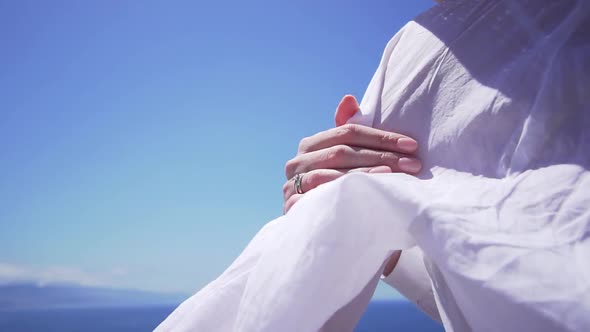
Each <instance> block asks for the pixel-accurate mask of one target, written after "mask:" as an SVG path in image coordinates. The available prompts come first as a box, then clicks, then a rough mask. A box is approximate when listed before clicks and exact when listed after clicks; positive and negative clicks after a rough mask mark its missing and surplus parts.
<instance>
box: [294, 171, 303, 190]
mask: <svg viewBox="0 0 590 332" xmlns="http://www.w3.org/2000/svg"><path fill="white" fill-rule="evenodd" d="M303 174H304V173H298V174H295V177H294V178H293V180H294V181H293V187H294V188H295V192H296V193H298V194H303V188H301V180H303Z"/></svg>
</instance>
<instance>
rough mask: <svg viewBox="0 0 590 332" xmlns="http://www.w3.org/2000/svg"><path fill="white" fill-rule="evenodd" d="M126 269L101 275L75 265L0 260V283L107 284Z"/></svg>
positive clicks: (124, 273)
mask: <svg viewBox="0 0 590 332" xmlns="http://www.w3.org/2000/svg"><path fill="white" fill-rule="evenodd" d="M126 274H127V271H126V270H124V269H121V268H117V269H113V270H112V271H109V272H107V273H104V274H102V275H97V274H93V273H88V272H86V271H84V270H82V269H80V268H77V267H69V266H49V267H43V268H39V267H31V266H24V265H16V264H9V263H3V262H0V283H4V284H6V283H15V282H30V283H35V284H37V285H39V286H44V285H48V284H57V283H67V284H76V285H81V286H109V285H112V282H113V278H116V277H122V276H125V275H126Z"/></svg>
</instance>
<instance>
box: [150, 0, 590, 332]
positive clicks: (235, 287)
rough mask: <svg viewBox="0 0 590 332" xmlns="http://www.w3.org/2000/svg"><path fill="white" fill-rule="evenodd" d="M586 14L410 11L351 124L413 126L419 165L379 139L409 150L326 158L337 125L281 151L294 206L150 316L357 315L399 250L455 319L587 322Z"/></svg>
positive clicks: (277, 327) (498, 7) (242, 327)
mask: <svg viewBox="0 0 590 332" xmlns="http://www.w3.org/2000/svg"><path fill="white" fill-rule="evenodd" d="M589 13H590V3H588V2H587V1H574V0H572V1H525V0H517V1H514V0H512V1H492V0H483V1H466V0H465V1H463V0H457V1H450V0H449V1H444V2H443V3H442V4H441V5H439V6H436V7H434V8H433V9H431V10H429V11H427V12H426V13H424V14H422V15H420V16H418V17H417V18H416V19H415V20H414V21H412V22H410V23H408V24H407V25H406V26H405V27H404V28H403V29H402V30H401V31H400V32H398V33H397V34H396V35H395V36H394V37H393V39H392V40H391V41H390V42H389V44H388V45H387V47H386V49H385V52H384V55H383V59H382V61H381V64H380V66H379V68H378V70H377V73H376V74H375V76H374V77H373V80H372V81H371V83H370V85H369V87H368V89H367V92H366V94H365V96H364V98H363V101H362V103H361V107H360V112H357V113H356V114H355V115H354V116H353V117H352V119H351V120H350V122H351V123H355V124H357V125H363V126H369V127H373V128H376V129H381V130H384V131H387V132H400V133H404V134H406V135H408V136H409V137H412V138H414V139H415V140H416V141H417V142H420V150H419V151H420V157H421V162H422V165H421V167H422V170H421V171H420V173H418V175H417V177H415V176H411V175H408V174H403V173H387V172H386V173H383V171H387V170H386V169H385V168H378V169H375V167H376V166H380V165H383V166H388V167H389V168H390V169H391V171H395V170H397V169H396V167H399V168H400V170H401V167H402V164H404V163H411V164H413V165H415V166H416V165H417V164H416V162H415V160H413V161H411V162H410V161H407V160H406V161H402V159H403V158H397V157H394V156H392V155H388V154H387V153H390V152H391V153H400V152H403V153H409V154H411V152H405V151H400V150H398V149H402V147H403V146H404V145H406V144H407V145H408V146H409V145H410V144H408V143H403V140H401V141H400V143H402V144H401V145H398V146H396V147H395V149H393V151H391V150H387V149H383V148H382V147H381V146H377V147H376V146H368V147H369V150H371V149H373V150H375V149H376V150H379V151H380V152H378V153H377V154H379V155H380V156H381V157H382V158H381V160H383V163H382V164H381V163H379V162H377V163H376V162H374V160H372V161H371V162H369V163H368V164H366V163H364V162H356V163H354V164H350V163H344V162H340V161H339V162H331V163H328V162H325V161H326V160H336V159H338V158H339V157H342V158H344V157H345V156H352V155H353V153H355V151H354V150H355V149H357V148H347V147H339V148H338V149H336V150H334V149H333V150H332V151H337V152H335V153H330V154H328V156H330V158H327V159H326V158H324V159H321V158H320V159H321V160H322V161H321V162H320V159H314V157H313V156H320V155H322V154H321V153H315V154H313V153H314V151H315V150H317V149H318V144H319V147H320V148H319V150H323V149H326V148H328V149H330V147H331V146H333V144H332V143H326V142H334V140H332V141H330V139H331V138H330V139H327V140H324V139H320V140H318V139H317V137H318V136H316V137H315V139H306V140H304V142H303V143H304V144H302V145H303V147H304V151H303V152H308V151H309V150H314V151H312V152H309V153H301V154H300V156H298V157H296V158H294V161H291V162H289V163H288V167H287V171H288V173H289V174H288V175H289V177H290V175H294V179H293V180H291V183H290V184H287V185H286V186H285V188H286V190H285V191H286V198H287V199H286V204H285V205H286V209H288V210H289V211H288V213H287V214H286V215H285V216H283V217H280V218H279V219H277V220H275V221H273V222H271V223H269V224H268V225H267V226H265V227H264V228H263V229H262V230H261V231H260V232H259V234H257V236H256V237H255V238H254V239H253V240H252V242H251V243H250V244H249V245H248V247H247V248H246V249H245V250H244V252H243V253H242V255H240V257H238V259H237V260H236V261H235V262H234V263H233V264H232V265H231V266H230V267H229V268H228V270H226V271H225V272H224V273H223V274H222V275H221V276H220V277H219V278H218V279H217V280H215V281H213V282H212V283H210V284H209V285H208V286H207V287H205V288H204V289H203V290H201V291H200V292H199V293H197V294H196V295H195V296H193V297H191V298H190V299H189V300H187V301H186V302H185V303H183V304H182V305H181V306H180V307H179V308H178V309H177V310H176V311H175V312H174V313H173V314H172V315H171V316H170V317H169V318H168V319H167V320H166V321H165V322H164V323H163V324H162V325H161V326H160V327H159V330H174V331H182V330H194V331H317V330H323V331H347V330H348V331H351V330H352V329H353V328H354V325H355V324H356V322H357V320H358V317H360V315H361V313H362V310H363V309H364V307H365V305H366V303H368V301H369V299H370V295H371V294H372V292H373V290H374V287H375V283H376V282H377V280H378V278H379V277H380V275H381V273H382V272H383V270H384V268H385V267H388V268H389V269H391V267H392V266H393V265H395V267H394V268H393V272H392V273H391V274H390V275H391V276H395V275H396V274H397V273H398V272H400V271H401V272H404V273H405V272H407V271H410V272H408V274H406V275H410V276H412V275H415V276H420V278H422V279H421V280H423V281H424V282H417V285H418V286H417V287H416V289H418V293H420V292H423V291H426V293H425V294H426V295H424V296H423V298H424V299H426V300H425V301H426V302H429V303H435V305H434V309H435V310H429V309H426V311H428V312H430V313H431V315H433V316H436V314H435V313H437V314H438V315H440V318H441V320H442V322H443V324H444V326H445V329H446V330H449V331H471V330H475V331H524V330H531V331H562V330H567V331H585V330H590V314H589V313H590V269H589V268H588V265H587V263H586V262H587V261H588V257H589V256H590V236H589V235H590V210H589V206H590V193H589V192H588V190H587V189H586V188H588V187H589V186H590V171H589V169H590V154H589V153H588V151H590V132H589V131H588V129H587V128H589V127H590V114H589V110H588V105H590V94H589V93H588V91H590V40H589V36H588V31H590V14H589ZM345 103H349V101H345ZM353 108H354V107H353ZM343 109H344V108H343ZM339 113H340V112H339ZM344 118H346V116H344ZM349 128H350V127H349ZM358 128H361V127H358ZM358 128H357V129H358ZM359 130H366V129H358V130H356V133H357V134H358V132H359ZM336 132H340V131H336ZM332 133H334V131H332ZM319 135H320V136H319V137H320V138H321V137H326V134H325V133H321V134H319ZM322 135H323V136H322ZM328 136H329V135H328ZM336 136H337V135H336ZM344 136H346V134H344ZM369 136H370V135H369ZM330 137H332V136H330ZM359 137H360V135H359ZM363 137H365V136H364V135H363ZM389 138H392V137H389ZM359 141H362V139H360V140H359ZM359 141H342V142H341V143H344V144H340V143H337V144H335V145H349V146H357V147H358V144H359V143H358V142H359ZM318 142H322V143H318ZM396 142H397V140H396ZM406 142H409V141H406ZM322 144H323V145H322ZM310 146H312V148H310ZM361 146H363V145H361ZM408 146H406V147H408ZM308 149H309V150H308ZM408 151H409V150H408ZM359 155H363V156H368V155H372V156H375V154H374V153H373V154H371V153H370V152H368V151H356V154H354V156H359ZM404 156H405V155H404ZM334 158H335V159H334ZM344 159H345V158H344ZM344 159H342V160H344ZM352 159H354V160H357V161H358V160H360V159H358V158H357V157H354V158H352ZM369 159H370V158H369ZM409 160H412V159H409ZM400 162H401V163H400ZM358 167H360V168H362V171H360V172H353V173H354V174H347V175H346V176H341V177H339V178H338V179H337V180H335V181H329V180H330V179H332V178H335V177H337V176H338V175H339V174H340V173H344V172H342V171H337V172H338V174H337V173H335V172H334V170H332V171H329V170H328V171H319V170H318V169H322V168H327V169H333V168H338V169H339V168H345V169H348V168H358ZM366 167H370V169H369V170H367V168H366ZM416 169H417V167H416ZM371 170H372V172H377V174H375V173H370V172H371ZM363 171H364V172H363ZM314 172H315V173H316V174H318V173H322V174H324V175H326V174H331V175H327V176H324V175H321V176H313V174H314ZM310 173H311V174H310ZM366 173H370V174H366ZM296 174H303V177H301V175H299V176H297V175H296ZM317 178H322V179H323V180H317ZM310 179H312V180H314V179H315V181H317V183H320V182H327V183H325V184H323V185H320V186H318V187H316V188H313V189H311V187H313V183H312V185H311V186H310V188H305V186H306V185H307V182H308V181H310ZM315 181H311V182H315ZM291 184H292V185H293V187H292V188H293V190H295V191H298V195H303V196H294V195H293V190H291V189H289V187H291ZM307 189H309V191H308V192H306V190H307ZM301 193H303V194H301ZM294 201H296V204H293V203H294ZM399 250H402V254H401V257H400V261H399V262H398V263H397V264H395V260H396V258H397V257H396V255H395V254H394V253H395V252H399ZM408 253H410V255H409V256H408V255H407V254H408ZM412 253H414V254H412ZM392 254H394V256H393V258H390V257H391V256H392ZM421 256H423V264H418V263H417V261H418V260H417V259H412V257H421ZM405 257H410V259H409V260H407V261H408V262H413V264H414V265H413V267H407V268H406V266H410V265H412V264H406V263H404V259H405ZM392 259H393V260H392ZM388 263H389V264H388ZM400 268H401V269H400ZM398 270H399V271H398ZM387 272H388V271H386V273H387ZM404 273H402V274H404ZM402 279H403V278H402ZM428 284H430V286H428ZM406 286H407V284H404V285H403V287H406ZM403 287H402V288H403ZM410 288H411V287H410ZM420 290H422V291H420ZM402 291H403V290H402ZM430 291H432V294H430ZM410 293H412V292H410ZM419 296H422V295H419ZM414 300H417V301H418V302H420V299H418V298H414ZM418 304H419V305H420V303H418ZM423 307H427V306H423Z"/></svg>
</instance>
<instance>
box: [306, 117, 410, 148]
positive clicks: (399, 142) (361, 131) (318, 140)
mask: <svg viewBox="0 0 590 332" xmlns="http://www.w3.org/2000/svg"><path fill="white" fill-rule="evenodd" d="M337 145H348V146H357V147H361V148H366V149H373V150H381V151H389V152H400V153H414V152H416V150H417V149H418V143H417V142H416V140H414V139H413V138H410V137H408V136H405V135H402V134H398V133H393V132H389V131H384V130H380V129H375V128H372V127H367V126H361V125H356V124H345V125H343V126H340V127H336V128H332V129H328V130H326V131H322V132H320V133H317V134H315V135H313V136H311V137H306V138H304V139H302V140H301V142H300V143H299V149H298V154H304V153H308V152H313V151H318V150H322V149H326V148H329V147H332V146H337Z"/></svg>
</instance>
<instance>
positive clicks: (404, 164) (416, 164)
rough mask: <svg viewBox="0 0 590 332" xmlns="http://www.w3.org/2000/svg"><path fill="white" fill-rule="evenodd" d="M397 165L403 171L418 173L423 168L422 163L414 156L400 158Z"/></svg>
mask: <svg viewBox="0 0 590 332" xmlns="http://www.w3.org/2000/svg"><path fill="white" fill-rule="evenodd" d="M397 166H398V167H399V169H401V170H402V171H403V172H408V173H418V172H420V169H421V168H422V163H421V162H420V161H419V160H418V159H413V158H400V159H399V160H398V161H397Z"/></svg>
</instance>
